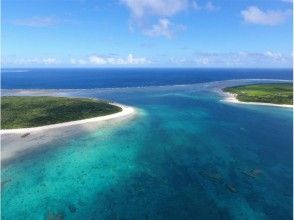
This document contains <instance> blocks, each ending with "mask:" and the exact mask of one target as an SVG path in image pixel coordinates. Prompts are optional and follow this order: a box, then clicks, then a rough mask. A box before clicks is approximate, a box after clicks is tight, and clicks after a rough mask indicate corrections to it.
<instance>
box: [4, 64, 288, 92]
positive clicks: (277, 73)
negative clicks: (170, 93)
mask: <svg viewBox="0 0 294 220" xmlns="http://www.w3.org/2000/svg"><path fill="white" fill-rule="evenodd" d="M1 76H2V89H90V88H121V87H141V86H162V85H185V84H193V83H203V82H211V81H219V80H229V79H292V69H2V74H1Z"/></svg>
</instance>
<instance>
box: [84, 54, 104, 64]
mask: <svg viewBox="0 0 294 220" xmlns="http://www.w3.org/2000/svg"><path fill="white" fill-rule="evenodd" d="M88 59H89V62H90V63H91V64H95V65H104V64H106V63H107V61H106V59H105V58H103V57H100V56H96V55H93V56H90V57H88Z"/></svg>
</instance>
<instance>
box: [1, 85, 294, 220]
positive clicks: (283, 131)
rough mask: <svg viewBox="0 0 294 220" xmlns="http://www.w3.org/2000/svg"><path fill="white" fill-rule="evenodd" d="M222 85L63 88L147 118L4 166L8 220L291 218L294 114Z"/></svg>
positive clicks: (4, 214)
mask: <svg viewBox="0 0 294 220" xmlns="http://www.w3.org/2000/svg"><path fill="white" fill-rule="evenodd" d="M220 86H223V82H219V83H206V84H197V85H189V86H188V85H187V86H166V87H148V88H125V89H89V90H58V91H55V92H56V93H58V94H61V95H69V96H85V97H97V98H106V99H110V100H115V101H116V102H121V103H125V104H129V105H132V106H135V107H137V108H139V109H140V114H139V116H138V117H136V118H135V119H133V120H130V121H128V122H124V123H121V124H118V125H110V126H108V127H103V128H99V129H97V130H96V131H95V132H89V133H85V134H83V135H78V136H75V137H71V138H70V139H67V140H64V139H63V140H59V141H55V142H52V143H48V146H50V145H54V147H52V146H51V148H49V149H48V150H43V151H38V152H36V153H34V154H31V155H30V156H26V157H22V158H20V159H19V160H17V161H14V162H13V163H11V164H5V165H4V166H3V167H2V182H3V181H4V184H3V188H2V208H1V211H2V219H46V218H48V217H64V218H65V219H292V120H293V118H292V110H291V109H290V110H289V109H282V108H276V107H262V106H247V105H236V104H227V103H224V102H221V101H220V100H221V99H222V97H221V96H220V95H219V94H218V93H217V92H216V91H217V90H218V88H219V87H220ZM5 181H6V182H5Z"/></svg>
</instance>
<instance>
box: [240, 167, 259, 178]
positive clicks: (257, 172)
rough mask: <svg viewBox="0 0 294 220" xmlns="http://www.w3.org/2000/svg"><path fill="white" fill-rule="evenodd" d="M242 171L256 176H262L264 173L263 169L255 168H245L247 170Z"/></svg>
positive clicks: (250, 175)
mask: <svg viewBox="0 0 294 220" xmlns="http://www.w3.org/2000/svg"><path fill="white" fill-rule="evenodd" d="M242 173H243V174H245V175H247V176H249V177H252V178H256V177H258V176H260V174H262V171H261V170H260V169H253V170H245V171H244V170H243V171H242Z"/></svg>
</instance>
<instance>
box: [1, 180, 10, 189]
mask: <svg viewBox="0 0 294 220" xmlns="http://www.w3.org/2000/svg"><path fill="white" fill-rule="evenodd" d="M11 180H12V179H7V180H3V181H1V188H3V187H4V186H5V185H6V184H7V183H9V182H10V181H11Z"/></svg>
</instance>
